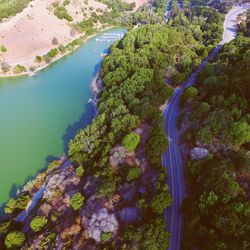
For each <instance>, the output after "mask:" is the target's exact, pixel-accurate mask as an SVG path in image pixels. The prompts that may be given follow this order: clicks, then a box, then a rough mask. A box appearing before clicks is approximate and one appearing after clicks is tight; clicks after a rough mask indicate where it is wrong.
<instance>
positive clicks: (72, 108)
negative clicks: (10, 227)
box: [0, 28, 125, 206]
mask: <svg viewBox="0 0 250 250" xmlns="http://www.w3.org/2000/svg"><path fill="white" fill-rule="evenodd" d="M123 31H125V30H124V29H122V28H116V29H112V30H110V31H109V32H113V33H115V32H123ZM100 35H101V34H99V35H98V36H100ZM111 43H112V42H97V41H96V39H95V38H92V39H90V40H88V41H87V42H86V43H85V44H84V45H83V46H82V47H81V48H79V49H78V50H77V51H75V52H74V53H72V54H70V55H68V56H67V57H65V58H63V59H61V60H59V61H58V62H56V63H54V64H52V65H51V66H49V67H48V68H46V69H44V70H42V71H40V72H38V74H37V75H36V76H32V77H21V78H15V79H13V78H12V79H10V78H9V79H0V173H1V174H0V206H1V205H2V204H3V203H5V202H6V201H7V199H8V198H9V197H10V196H13V195H14V194H15V193H16V190H17V188H18V187H19V186H20V185H23V184H24V183H25V182H26V181H27V180H28V179H30V178H32V177H34V176H35V175H36V173H37V172H38V171H39V170H41V169H42V168H44V167H45V166H46V164H47V162H49V161H51V160H52V159H53V158H55V157H59V156H61V155H62V154H64V152H65V151H66V145H67V143H68V142H69V140H70V138H72V137H73V135H74V134H75V132H76V131H77V130H78V129H79V128H81V127H84V126H86V125H87V124H88V123H89V122H90V121H91V120H92V118H93V109H92V106H91V104H88V100H89V98H90V97H91V96H92V93H91V88H90V84H91V81H92V79H93V76H94V75H96V73H97V71H98V70H99V68H100V65H101V61H102V58H101V56H100V55H101V53H103V52H107V50H108V48H109V46H110V45H111Z"/></svg>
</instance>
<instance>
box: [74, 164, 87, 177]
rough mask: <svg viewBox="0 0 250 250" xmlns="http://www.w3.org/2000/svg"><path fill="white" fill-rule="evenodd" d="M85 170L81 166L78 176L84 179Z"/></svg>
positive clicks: (77, 170)
mask: <svg viewBox="0 0 250 250" xmlns="http://www.w3.org/2000/svg"><path fill="white" fill-rule="evenodd" d="M84 172H85V170H84V168H83V167H82V166H79V167H78V168H77V169H76V175H77V176H79V177H82V176H83V174H84Z"/></svg>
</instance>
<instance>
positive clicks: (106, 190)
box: [98, 180, 116, 197]
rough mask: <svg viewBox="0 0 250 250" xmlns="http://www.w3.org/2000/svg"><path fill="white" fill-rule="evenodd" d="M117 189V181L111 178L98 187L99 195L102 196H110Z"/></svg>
mask: <svg viewBox="0 0 250 250" xmlns="http://www.w3.org/2000/svg"><path fill="white" fill-rule="evenodd" d="M115 191H116V183H115V181H112V180H109V181H106V182H104V183H103V184H102V185H101V186H100V187H99V189H98V195H99V196H101V197H106V196H108V197H110V196H112V195H113V194H114V192H115Z"/></svg>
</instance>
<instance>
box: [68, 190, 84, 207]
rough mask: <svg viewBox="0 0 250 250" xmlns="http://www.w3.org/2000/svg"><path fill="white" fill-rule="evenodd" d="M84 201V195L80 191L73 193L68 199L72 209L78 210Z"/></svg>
mask: <svg viewBox="0 0 250 250" xmlns="http://www.w3.org/2000/svg"><path fill="white" fill-rule="evenodd" d="M83 202H84V197H83V195H82V194H81V193H79V192H77V193H75V194H74V195H73V196H72V197H71V200H70V205H71V207H72V208H73V209H74V210H79V209H81V208H82V206H83Z"/></svg>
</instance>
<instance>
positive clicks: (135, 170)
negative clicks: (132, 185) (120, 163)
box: [127, 166, 141, 181]
mask: <svg viewBox="0 0 250 250" xmlns="http://www.w3.org/2000/svg"><path fill="white" fill-rule="evenodd" d="M140 175H141V169H140V167H138V166H136V167H132V168H129V170H128V176H127V180H128V181H134V180H136V179H138V178H139V177H140Z"/></svg>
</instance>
